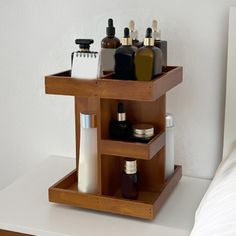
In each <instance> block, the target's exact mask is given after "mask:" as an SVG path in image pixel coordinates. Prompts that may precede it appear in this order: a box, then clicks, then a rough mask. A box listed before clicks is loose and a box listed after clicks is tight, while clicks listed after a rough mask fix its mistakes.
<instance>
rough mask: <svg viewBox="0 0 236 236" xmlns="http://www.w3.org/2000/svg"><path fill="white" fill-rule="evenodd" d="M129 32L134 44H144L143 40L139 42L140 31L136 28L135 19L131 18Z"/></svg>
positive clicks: (139, 45)
mask: <svg viewBox="0 0 236 236" xmlns="http://www.w3.org/2000/svg"><path fill="white" fill-rule="evenodd" d="M129 34H130V38H132V45H133V46H135V47H137V48H140V47H142V46H143V43H142V42H139V40H138V31H137V30H136V29H135V22H134V21H133V20H131V21H130V22H129Z"/></svg>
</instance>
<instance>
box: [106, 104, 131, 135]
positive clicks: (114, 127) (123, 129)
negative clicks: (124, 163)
mask: <svg viewBox="0 0 236 236" xmlns="http://www.w3.org/2000/svg"><path fill="white" fill-rule="evenodd" d="M109 132H110V137H111V139H116V140H128V139H129V138H130V137H131V133H132V126H131V123H130V122H129V121H127V120H126V112H125V107H124V104H123V103H122V102H119V103H118V106H117V119H116V120H112V121H111V123H110V127H109Z"/></svg>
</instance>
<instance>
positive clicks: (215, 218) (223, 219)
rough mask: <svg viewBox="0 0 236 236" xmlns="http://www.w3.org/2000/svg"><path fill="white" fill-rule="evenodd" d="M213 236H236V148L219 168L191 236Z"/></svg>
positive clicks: (199, 209) (197, 216) (204, 198)
mask: <svg viewBox="0 0 236 236" xmlns="http://www.w3.org/2000/svg"><path fill="white" fill-rule="evenodd" d="M213 235H214V236H236V148H235V149H234V151H233V152H232V153H231V154H230V155H229V157H227V158H226V159H225V160H223V161H222V163H221V164H220V166H219V167H218V170H217V172H216V175H215V177H214V179H213V181H212V183H211V185H210V187H209V189H208V190H207V192H206V194H205V196H204V197H203V199H202V201H201V203H200V205H199V207H198V209H197V212H196V215H195V224H194V227H193V230H192V233H191V235H190V236H213Z"/></svg>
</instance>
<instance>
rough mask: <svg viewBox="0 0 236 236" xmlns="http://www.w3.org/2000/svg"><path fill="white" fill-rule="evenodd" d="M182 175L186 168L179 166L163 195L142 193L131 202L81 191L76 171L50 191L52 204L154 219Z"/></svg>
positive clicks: (167, 183) (159, 193)
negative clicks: (78, 187)
mask: <svg viewBox="0 0 236 236" xmlns="http://www.w3.org/2000/svg"><path fill="white" fill-rule="evenodd" d="M181 176H182V168H181V166H176V167H175V172H174V174H173V175H172V176H170V177H169V179H168V180H167V181H166V183H165V185H164V187H163V189H162V191H161V192H142V191H141V192H140V195H139V198H138V199H137V200H128V199H124V198H121V197H119V194H118V195H116V196H107V195H99V194H97V195H94V194H84V193H80V192H78V190H77V173H76V170H74V171H72V172H71V173H69V174H68V175H67V176H65V177H64V178H63V179H61V180H60V181H59V182H57V183H56V184H54V185H53V186H52V187H50V188H49V201H50V202H54V203H62V204H67V205H72V206H76V207H81V208H86V209H92V210H97V211H104V212H110V213H115V214H121V215H127V216H133V217H138V218H143V219H149V220H152V219H154V217H155V215H156V214H157V212H158V211H159V209H160V208H161V206H162V205H163V203H164V202H165V200H166V199H167V198H168V196H169V195H170V194H171V192H172V190H173V189H174V187H175V186H176V185H177V183H178V182H179V180H180V178H181Z"/></svg>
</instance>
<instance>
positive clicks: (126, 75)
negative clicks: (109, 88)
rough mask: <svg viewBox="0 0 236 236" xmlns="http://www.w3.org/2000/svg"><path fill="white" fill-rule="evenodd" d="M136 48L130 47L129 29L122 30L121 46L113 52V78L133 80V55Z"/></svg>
mask: <svg viewBox="0 0 236 236" xmlns="http://www.w3.org/2000/svg"><path fill="white" fill-rule="evenodd" d="M136 50H137V48H136V47H134V46H132V39H131V38H130V35H129V29H128V28H125V29H124V38H122V45H121V46H120V47H119V48H117V49H116V52H115V78H116V79H120V80H135V79H136V78H135V67H134V55H135V52H136Z"/></svg>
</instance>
